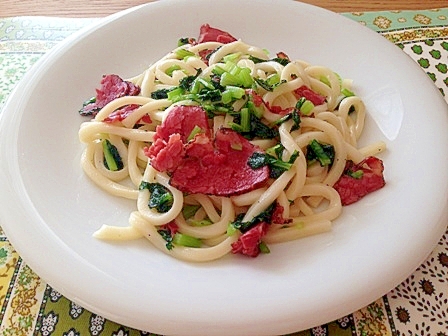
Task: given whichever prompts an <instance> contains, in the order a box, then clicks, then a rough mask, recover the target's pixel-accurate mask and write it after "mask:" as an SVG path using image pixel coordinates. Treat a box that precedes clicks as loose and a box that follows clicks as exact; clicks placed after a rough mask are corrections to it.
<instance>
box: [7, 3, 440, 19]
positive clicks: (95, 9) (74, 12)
mask: <svg viewBox="0 0 448 336" xmlns="http://www.w3.org/2000/svg"><path fill="white" fill-rule="evenodd" d="M147 2H151V0H71V1H67V0H21V1H17V0H2V4H1V7H0V17H13V16H25V15H45V16H63V17H101V16H106V15H109V14H112V13H115V12H118V11H120V10H123V9H126V8H129V7H133V6H136V5H141V4H143V3H147ZM302 2H306V3H309V4H313V5H316V6H319V7H323V8H326V9H329V10H332V11H334V12H339V13H341V12H361V11H381V10H406V9H408V10H419V9H431V8H442V7H448V0H384V1H372V0H304V1H302Z"/></svg>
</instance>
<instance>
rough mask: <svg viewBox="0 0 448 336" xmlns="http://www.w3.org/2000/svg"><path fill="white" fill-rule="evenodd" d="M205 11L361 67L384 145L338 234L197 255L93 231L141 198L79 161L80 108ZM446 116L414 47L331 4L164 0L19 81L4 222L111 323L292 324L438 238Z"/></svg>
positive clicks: (357, 301) (388, 272)
mask: <svg viewBox="0 0 448 336" xmlns="http://www.w3.org/2000/svg"><path fill="white" fill-rule="evenodd" d="M202 23H209V24H210V25H212V26H214V27H218V28H220V29H223V30H226V31H228V32H230V33H231V34H232V35H234V36H236V37H238V38H241V39H243V40H244V41H246V42H247V43H250V44H253V45H257V46H260V47H264V48H267V49H268V50H270V51H271V52H272V53H275V52H277V51H284V52H286V53H287V54H288V55H289V56H290V57H291V58H294V59H303V60H306V61H308V62H310V63H312V64H320V65H325V66H328V67H330V68H332V69H333V70H334V71H336V72H338V73H339V74H341V75H342V76H343V77H346V78H353V80H354V83H355V89H354V90H355V91H356V92H357V93H358V94H359V95H360V96H361V97H362V98H363V99H364V100H365V102H366V105H367V108H368V113H369V115H368V118H367V130H366V132H365V134H364V135H363V139H362V141H363V143H368V142H371V141H376V140H383V141H385V142H386V143H387V146H388V150H387V151H386V152H385V153H383V154H381V158H382V159H383V160H384V163H385V167H386V168H385V177H386V180H387V185H386V187H385V188H383V189H381V190H380V191H377V192H375V193H373V194H370V195H368V196H367V197H365V198H364V199H362V200H361V201H360V202H358V203H356V204H353V205H350V206H348V207H346V208H344V211H343V214H342V215H341V216H340V218H339V219H338V220H336V221H335V223H334V230H333V231H332V232H330V233H326V234H322V235H319V236H314V237H309V238H306V239H302V240H299V241H294V242H290V243H285V244H280V245H276V246H271V253H270V254H269V255H263V256H260V257H258V258H256V259H251V258H245V257H243V256H235V255H229V256H227V257H225V258H223V259H222V260H219V261H215V262H211V263H203V264H193V263H186V262H182V261H178V260H174V259H173V258H170V257H168V256H166V255H165V254H163V253H161V252H160V251H157V250H156V249H154V248H153V247H152V246H151V245H150V244H149V243H148V242H147V241H146V240H144V239H142V240H137V241H132V242H124V243H119V244H117V243H110V242H104V241H99V240H96V239H94V238H92V233H93V232H94V231H96V230H97V229H98V228H99V227H100V226H101V225H102V224H111V225H123V226H125V225H127V220H128V216H129V213H130V211H132V210H133V209H134V208H135V204H134V202H131V201H123V200H119V199H116V198H114V197H111V196H108V195H106V194H105V193H104V192H102V191H101V190H99V189H98V188H96V187H95V186H94V185H93V184H92V183H91V182H90V181H89V180H88V179H87V178H86V176H84V174H83V172H82V171H81V168H80V163H79V162H80V155H81V152H82V148H83V146H82V144H80V143H79V141H78V135H77V133H78V128H79V125H80V124H81V122H82V121H84V120H85V119H82V117H80V116H79V115H78V113H77V111H78V109H79V108H80V105H81V104H82V102H83V101H84V100H85V99H86V98H88V97H90V96H91V95H92V93H93V92H94V91H93V90H94V88H96V87H97V86H98V83H99V81H100V79H101V76H102V75H103V74H107V73H115V74H119V75H120V76H122V77H124V78H126V77H130V76H133V75H136V74H138V73H140V72H142V71H143V70H144V69H145V68H146V67H147V66H148V65H149V64H150V63H151V62H153V61H155V60H157V59H158V58H160V57H161V56H163V55H164V54H165V53H167V52H168V51H170V50H171V49H173V48H174V47H175V46H176V44H177V40H178V38H179V37H186V36H193V37H195V36H197V35H198V33H199V27H200V25H201V24H202ZM447 116H448V112H447V108H446V104H445V102H444V101H443V100H442V98H441V96H440V94H439V92H438V91H437V90H436V88H435V87H434V84H433V83H432V82H431V81H430V80H429V79H428V78H427V76H426V74H425V73H424V72H423V71H421V70H420V68H419V67H418V66H417V65H416V64H414V62H413V61H412V60H411V59H410V58H408V57H407V56H406V55H405V54H404V53H403V52H402V51H401V50H400V49H399V48H397V47H396V46H394V45H393V44H392V43H390V42H388V41H386V40H385V39H384V38H383V37H381V36H380V35H377V34H376V33H374V32H372V31H370V30H368V29H367V28H364V27H362V26H361V25H359V24H358V23H355V22H353V21H350V20H348V19H345V18H343V17H342V16H340V15H338V14H334V13H331V12H328V11H325V10H322V9H319V8H316V7H312V6H309V5H305V4H301V3H297V2H293V1H275V2H274V1H254V0H250V1H249V0H247V1H246V0H244V1H242V0H230V1H205V0H197V1H186V0H184V1H181V0H178V1H171V0H167V1H160V2H155V3H151V4H148V5H144V6H141V7H138V8H135V9H132V10H129V11H126V12H123V13H120V14H118V15H114V16H113V17H109V18H107V19H105V20H104V21H102V22H101V23H100V24H98V25H96V26H95V27H91V28H90V29H87V30H85V31H83V32H82V33H80V34H77V35H76V36H74V37H73V38H70V39H68V40H67V41H65V42H64V43H62V44H60V45H58V46H57V47H56V48H55V49H54V50H52V51H51V52H50V53H49V54H48V55H47V56H46V57H44V58H43V59H42V60H41V61H40V62H39V63H38V65H37V66H36V67H34V69H33V71H31V72H29V73H28V74H27V75H26V76H25V78H24V80H23V81H22V82H21V83H20V84H19V85H18V87H17V89H16V90H15V91H14V93H13V94H12V95H11V97H10V99H9V101H8V103H7V105H6V107H5V110H4V111H3V113H2V116H1V124H0V127H1V130H0V135H1V145H0V156H1V162H0V166H1V167H0V207H1V217H0V221H1V225H2V226H3V228H4V230H5V231H6V233H7V235H8V237H9V238H10V241H11V242H12V244H13V245H14V246H15V248H16V249H17V250H18V252H19V254H20V255H21V256H22V257H23V258H24V260H25V261H26V262H27V263H28V264H29V265H30V266H31V267H32V268H33V269H34V270H35V271H36V272H37V273H38V274H39V275H40V276H41V277H42V278H43V279H44V280H45V281H46V282H48V283H49V284H50V285H51V286H53V287H54V288H55V289H57V290H58V291H60V292H61V293H62V294H63V295H65V296H66V297H68V298H69V299H71V300H73V301H75V302H76V303H78V304H80V305H81V306H83V307H85V308H87V309H89V310H91V311H92V312H95V313H97V314H99V315H102V316H104V317H106V318H108V319H111V320H114V321H116V322H118V323H121V324H125V325H128V326H131V327H134V328H137V329H143V330H148V331H151V332H153V333H160V334H179V335H187V334H190V335H212V334H213V335H228V334H234V335H236V334H238V335H242V334H245V335H249V334H253V335H273V334H285V333H289V332H294V331H298V330H301V329H305V328H310V327H313V326H315V325H317V324H321V323H325V322H329V321H331V320H334V319H337V318H339V317H342V316H344V315H346V314H348V313H350V312H352V311H355V310H357V309H359V308H361V307H363V306H365V305H367V304H369V303H371V302H372V301H374V300H376V299H377V298H379V297H380V296H382V295H383V294H385V293H386V292H388V291H389V290H390V289H392V288H393V287H394V286H396V285H398V284H399V283H400V282H401V281H402V280H404V279H405V278H406V277H407V276H409V275H410V274H411V273H412V272H413V270H414V269H415V268H417V267H418V266H419V264H420V263H421V262H422V261H423V260H424V259H425V257H426V256H427V255H428V254H429V253H430V251H431V250H432V248H433V247H434V246H435V244H436V243H437V241H438V239H439V237H440V236H441V235H442V233H443V230H444V228H445V225H446V218H447V216H446V215H447V214H446V211H447V210H446V209H447V199H448V196H447V193H448V181H447V180H448V176H447V174H446V172H447V171H448V162H447V157H448V132H447V129H448V121H447Z"/></svg>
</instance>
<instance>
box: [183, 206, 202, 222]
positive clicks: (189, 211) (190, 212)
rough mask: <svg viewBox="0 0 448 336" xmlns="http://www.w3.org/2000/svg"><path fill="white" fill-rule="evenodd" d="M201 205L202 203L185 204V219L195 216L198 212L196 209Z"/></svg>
mask: <svg viewBox="0 0 448 336" xmlns="http://www.w3.org/2000/svg"><path fill="white" fill-rule="evenodd" d="M200 207H201V206H200V205H189V204H185V205H184V207H183V209H182V215H183V216H184V218H185V219H189V218H191V217H193V216H194V214H195V213H196V211H198V209H199V208H200Z"/></svg>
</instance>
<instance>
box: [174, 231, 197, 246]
mask: <svg viewBox="0 0 448 336" xmlns="http://www.w3.org/2000/svg"><path fill="white" fill-rule="evenodd" d="M173 243H174V244H176V245H180V246H187V247H201V245H202V242H201V240H200V239H198V238H196V237H192V236H189V235H186V234H184V233H179V232H176V233H175V234H174V236H173Z"/></svg>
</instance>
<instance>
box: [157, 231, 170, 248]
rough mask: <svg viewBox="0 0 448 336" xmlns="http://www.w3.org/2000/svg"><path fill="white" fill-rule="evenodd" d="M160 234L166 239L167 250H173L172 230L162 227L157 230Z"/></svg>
mask: <svg viewBox="0 0 448 336" xmlns="http://www.w3.org/2000/svg"><path fill="white" fill-rule="evenodd" d="M157 232H158V233H159V235H161V236H162V238H163V239H164V240H165V241H166V244H165V247H166V249H167V250H172V249H173V248H174V245H173V236H172V235H171V231H170V230H168V229H160V230H157Z"/></svg>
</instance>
